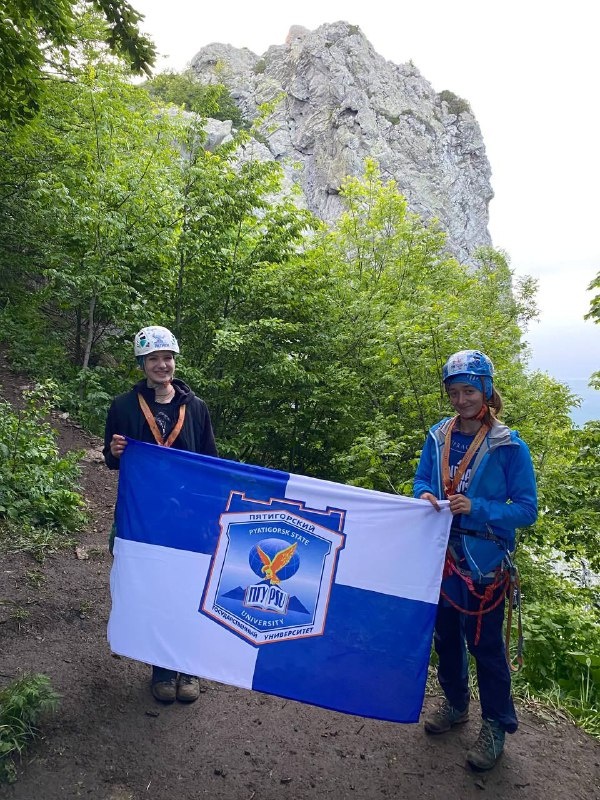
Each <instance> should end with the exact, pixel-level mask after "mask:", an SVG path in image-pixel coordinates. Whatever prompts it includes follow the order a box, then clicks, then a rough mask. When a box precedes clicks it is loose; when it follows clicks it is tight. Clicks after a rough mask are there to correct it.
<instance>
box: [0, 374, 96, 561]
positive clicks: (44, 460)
mask: <svg viewBox="0 0 600 800" xmlns="http://www.w3.org/2000/svg"><path fill="white" fill-rule="evenodd" d="M54 388H55V387H53V385H52V384H50V383H47V384H45V385H40V386H38V387H37V388H36V389H34V390H31V391H29V392H27V393H26V395H25V398H26V403H25V408H24V409H23V410H22V411H17V412H15V411H13V410H12V408H11V406H10V405H9V404H8V403H6V402H4V401H0V521H4V522H5V523H8V526H9V527H8V530H9V531H10V526H11V525H13V526H14V525H16V524H17V523H18V525H19V527H20V528H21V529H22V530H23V531H25V530H27V529H29V528H41V529H46V530H48V531H52V532H54V534H55V535H57V536H58V535H61V534H64V533H67V532H69V531H73V530H76V529H77V528H78V527H79V526H80V525H81V524H82V522H83V519H84V517H83V513H82V507H83V500H82V498H81V496H80V495H79V494H78V493H77V492H76V491H75V488H74V487H75V486H76V484H77V479H78V476H79V468H78V466H77V461H78V458H79V454H78V453H70V454H68V455H66V456H61V455H60V454H59V451H58V447H57V444H56V434H55V432H54V431H53V430H52V428H51V427H50V425H49V424H48V422H46V419H45V418H46V416H47V414H48V412H49V410H50V407H51V398H52V391H53V389H54ZM4 528H5V532H6V530H7V528H6V524H5V526H4ZM5 535H6V533H5ZM7 546H8V547H9V549H10V542H8V545H7Z"/></svg>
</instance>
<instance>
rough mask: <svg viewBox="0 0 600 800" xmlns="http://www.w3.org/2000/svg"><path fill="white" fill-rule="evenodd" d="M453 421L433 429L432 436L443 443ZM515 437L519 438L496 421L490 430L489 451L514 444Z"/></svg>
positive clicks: (439, 423) (445, 420)
mask: <svg viewBox="0 0 600 800" xmlns="http://www.w3.org/2000/svg"><path fill="white" fill-rule="evenodd" d="M453 419H454V417H446V418H445V419H443V420H441V422H438V424H437V425H434V426H433V427H432V428H431V435H432V436H433V437H434V438H435V439H436V440H437V441H438V442H440V443H443V441H444V439H445V436H446V433H447V432H448V428H449V427H450V423H451V422H452V420H453ZM515 436H518V434H517V433H516V431H511V429H510V428H509V427H508V425H505V424H504V423H503V422H498V420H496V421H495V422H494V424H493V425H492V427H491V428H490V430H489V432H488V435H487V437H486V439H487V443H488V447H489V449H490V450H492V449H493V448H494V447H498V446H500V445H504V444H511V443H512V442H514V437H515Z"/></svg>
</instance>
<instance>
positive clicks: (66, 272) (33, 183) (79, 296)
mask: <svg viewBox="0 0 600 800" xmlns="http://www.w3.org/2000/svg"><path fill="white" fill-rule="evenodd" d="M48 91H49V92H50V88H49V90H48ZM52 92H53V98H52V104H51V105H48V107H47V108H45V109H44V112H43V114H42V115H41V116H40V117H39V118H38V120H36V123H35V124H32V125H31V126H29V127H28V129H27V130H26V131H24V132H23V133H22V134H21V136H20V137H19V139H18V141H17V142H15V143H14V145H13V147H12V149H11V158H10V162H9V163H8V164H7V182H6V184H5V185H6V186H8V187H10V189H7V196H8V199H9V204H10V205H9V207H8V209H7V211H8V212H9V213H8V214H6V215H5V216H4V220H5V221H6V227H7V229H8V230H7V233H8V235H7V238H6V240H5V244H4V246H3V248H2V249H3V250H4V258H6V260H7V261H10V260H12V258H14V251H15V249H16V248H20V249H23V247H25V248H26V250H27V255H26V258H25V259H24V263H23V268H24V270H26V271H25V274H24V275H23V278H22V283H25V285H27V284H30V285H31V283H32V281H34V282H35V284H36V289H37V290H38V292H39V293H38V294H37V295H36V297H35V300H34V302H35V303H37V304H38V309H39V311H40V312H42V314H43V315H44V316H46V318H47V320H48V325H47V328H48V329H49V330H54V331H57V330H58V331H62V333H63V338H66V339H67V341H68V342H69V356H70V359H71V361H72V362H73V363H74V364H76V365H78V366H79V367H82V368H83V369H86V368H87V367H88V366H89V365H90V363H98V360H99V358H100V354H101V352H102V345H103V341H104V340H105V339H106V338H107V337H110V336H114V335H115V333H116V332H115V330H114V328H113V322H114V320H115V319H118V318H123V317H124V316H126V315H131V314H132V312H133V313H135V312H136V310H137V312H138V313H139V315H140V316H141V315H142V314H145V313H146V309H145V306H146V305H147V302H148V301H147V297H146V295H147V293H148V292H147V290H148V286H149V285H150V283H151V282H152V283H153V288H154V291H156V292H160V267H161V260H163V259H164V258H165V255H161V252H160V251H161V248H162V252H163V254H166V253H167V252H168V248H169V240H170V237H171V234H172V230H173V216H174V215H173V206H172V204H171V199H172V191H171V184H172V182H171V164H172V160H173V156H174V150H173V147H174V146H173V144H172V135H174V134H173V129H172V123H171V121H170V119H168V118H165V117H164V116H160V115H157V114H156V113H155V107H154V105H153V104H152V102H151V101H150V100H149V98H148V96H147V94H146V93H145V92H144V91H142V90H140V89H138V88H136V87H132V86H130V85H127V84H125V83H124V82H123V81H122V80H121V79H120V77H119V75H118V74H116V73H115V69H113V68H106V69H103V68H101V69H98V70H96V69H95V67H94V66H93V65H92V64H89V65H88V66H87V68H86V69H84V70H82V74H81V76H80V82H79V84H77V85H76V86H73V85H71V84H64V83H60V82H55V83H54V85H53V87H52ZM33 152H35V153H36V157H35V160H34V161H33V163H32V161H31V154H32V153H33ZM15 215H16V217H17V219H15ZM16 222H18V224H15V223H16ZM1 225H2V218H0V226H1ZM10 231H12V233H11V232H10ZM1 257H2V256H1V255H0V258H1ZM27 302H28V303H29V302H31V299H30V298H28V299H27ZM50 335H51V334H50Z"/></svg>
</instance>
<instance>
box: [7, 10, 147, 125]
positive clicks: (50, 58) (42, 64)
mask: <svg viewBox="0 0 600 800" xmlns="http://www.w3.org/2000/svg"><path fill="white" fill-rule="evenodd" d="M86 9H94V10H96V11H98V12H100V13H101V14H102V15H103V18H104V20H105V26H104V28H105V35H104V38H105V41H106V42H107V44H108V46H109V47H110V48H111V50H112V51H113V52H115V53H117V54H119V55H120V56H121V57H123V58H125V59H127V61H128V63H129V65H130V67H131V70H132V71H133V72H135V73H137V74H139V73H142V72H145V73H149V72H150V68H151V67H152V65H153V63H154V59H155V56H156V52H155V48H154V45H153V44H152V42H151V41H150V40H149V39H148V38H147V37H145V36H143V35H142V34H141V33H140V32H139V29H138V24H139V22H140V20H141V19H142V16H141V15H140V14H139V13H138V12H137V11H136V10H135V9H134V8H133V7H132V6H131V5H130V4H129V3H128V2H126V0H82V2H78V0H37V1H36V2H35V3H30V2H26V1H25V0H0V41H1V42H2V48H1V49H0V121H4V122H5V123H6V124H8V125H9V126H10V127H14V126H16V125H21V124H22V123H23V122H25V121H26V120H28V119H31V118H32V117H33V116H34V115H35V114H36V113H37V112H38V111H39V109H40V97H41V93H42V87H43V84H44V80H45V79H46V78H47V77H48V75H49V74H57V73H64V72H65V71H68V69H69V63H70V48H72V47H73V46H74V45H75V44H76V42H77V41H78V35H79V33H78V27H79V25H80V24H81V19H82V13H83V12H84V11H85V10H86Z"/></svg>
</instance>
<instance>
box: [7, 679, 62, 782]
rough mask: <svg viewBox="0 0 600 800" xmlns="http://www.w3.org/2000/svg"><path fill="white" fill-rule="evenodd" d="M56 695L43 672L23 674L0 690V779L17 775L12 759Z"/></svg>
mask: <svg viewBox="0 0 600 800" xmlns="http://www.w3.org/2000/svg"><path fill="white" fill-rule="evenodd" d="M57 703H58V695H57V694H56V692H55V691H54V690H53V689H52V686H51V685H50V681H49V679H48V678H47V677H46V676H45V675H39V674H37V675H25V676H23V677H22V678H19V680H16V681H13V683H11V684H9V685H8V686H6V687H5V688H4V689H2V690H0V783H2V782H3V781H4V782H8V783H13V782H14V781H15V780H16V778H17V770H16V767H15V763H14V759H15V757H17V756H20V755H21V754H22V753H23V751H24V750H25V748H26V746H27V744H28V743H29V742H30V741H31V740H32V739H33V738H34V737H35V736H36V735H37V733H38V729H37V727H36V725H37V722H38V720H39V718H40V717H41V715H42V714H43V713H45V712H47V711H53V710H54V709H55V708H56V705H57Z"/></svg>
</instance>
